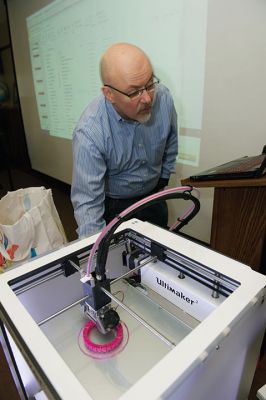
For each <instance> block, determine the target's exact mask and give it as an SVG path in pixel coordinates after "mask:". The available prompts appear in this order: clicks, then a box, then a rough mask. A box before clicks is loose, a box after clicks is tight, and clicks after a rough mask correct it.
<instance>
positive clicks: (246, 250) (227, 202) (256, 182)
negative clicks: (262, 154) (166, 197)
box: [181, 175, 266, 274]
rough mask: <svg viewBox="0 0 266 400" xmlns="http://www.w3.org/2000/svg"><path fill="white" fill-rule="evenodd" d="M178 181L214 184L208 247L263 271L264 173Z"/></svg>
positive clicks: (201, 185) (265, 238) (265, 235)
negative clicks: (249, 176) (260, 174)
mask: <svg viewBox="0 0 266 400" xmlns="http://www.w3.org/2000/svg"><path fill="white" fill-rule="evenodd" d="M181 183H182V185H191V186H194V187H197V188H212V187H213V188H214V203H213V216H212V227H211V240H210V245H211V248H213V249H214V250H217V251H219V252H221V253H223V254H225V255H227V256H229V257H232V258H234V259H236V260H238V261H240V262H243V263H244V264H247V265H249V266H251V267H252V268H253V269H254V270H256V271H260V272H262V273H264V274H266V260H265V259H266V254H265V253H266V175H265V176H263V177H261V178H257V179H236V180H235V179H232V180H219V181H218V180H217V181H201V182H197V181H194V180H190V179H189V178H188V179H183V180H181Z"/></svg>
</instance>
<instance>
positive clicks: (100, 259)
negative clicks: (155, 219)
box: [95, 188, 200, 277]
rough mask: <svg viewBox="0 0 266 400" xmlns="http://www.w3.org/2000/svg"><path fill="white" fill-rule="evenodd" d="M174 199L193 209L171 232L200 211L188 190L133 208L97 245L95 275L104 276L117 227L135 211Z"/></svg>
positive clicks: (178, 228) (195, 199) (196, 200)
mask: <svg viewBox="0 0 266 400" xmlns="http://www.w3.org/2000/svg"><path fill="white" fill-rule="evenodd" d="M192 189H193V188H191V190H192ZM176 198H181V199H184V200H191V201H193V203H194V205H195V207H194V209H193V210H192V212H191V213H190V214H189V215H187V216H186V217H185V218H184V219H183V220H181V222H180V224H179V225H178V226H177V227H176V228H175V229H173V231H172V232H177V231H179V230H180V229H181V228H182V227H183V226H184V225H186V224H187V223H188V222H189V221H190V220H191V219H192V218H194V216H195V215H196V214H197V213H198V212H199V210H200V202H199V200H198V199H197V198H196V197H194V196H192V194H191V191H190V190H186V191H184V192H182V193H166V194H163V193H162V196H160V197H158V198H155V199H152V200H150V201H147V202H146V203H144V204H142V205H140V206H139V207H137V208H135V209H134V210H132V211H130V212H128V213H127V214H126V215H124V216H123V217H121V216H120V218H119V220H118V221H117V222H116V223H115V224H114V225H113V226H112V227H111V228H110V230H109V231H108V232H107V233H106V235H105V236H104V237H103V239H102V240H101V242H100V243H99V247H98V251H97V260H96V267H95V271H96V274H97V275H100V276H102V277H103V276H104V275H105V265H106V260H107V256H108V251H109V245H110V242H111V239H112V236H113V233H114V232H115V230H116V229H117V228H118V226H119V225H120V224H121V223H122V222H124V221H127V220H128V219H130V218H131V217H132V216H133V215H134V214H135V213H136V212H137V211H140V210H143V209H144V208H147V207H149V206H151V205H153V204H155V203H159V202H161V201H163V200H170V199H176Z"/></svg>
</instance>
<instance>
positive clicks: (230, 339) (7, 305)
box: [0, 219, 266, 400]
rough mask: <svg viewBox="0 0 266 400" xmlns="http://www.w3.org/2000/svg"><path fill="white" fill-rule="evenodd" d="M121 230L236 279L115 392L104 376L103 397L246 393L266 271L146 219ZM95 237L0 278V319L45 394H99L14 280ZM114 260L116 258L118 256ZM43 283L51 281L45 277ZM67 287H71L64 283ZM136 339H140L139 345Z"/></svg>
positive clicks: (265, 302)
mask: <svg viewBox="0 0 266 400" xmlns="http://www.w3.org/2000/svg"><path fill="white" fill-rule="evenodd" d="M125 230H129V231H133V232H136V234H138V235H140V236H141V237H144V238H145V240H148V241H149V242H154V243H157V244H158V243H159V244H160V245H162V246H163V247H164V248H167V250H168V251H170V252H178V254H181V255H182V256H184V257H187V258H188V259H190V260H191V259H192V260H193V261H195V262H196V263H198V264H199V265H203V266H205V267H206V268H207V269H209V270H210V271H213V272H214V273H215V274H217V276H220V275H222V276H224V277H228V279H229V280H232V281H233V282H237V285H236V288H235V290H233V291H232V293H231V294H230V295H229V296H228V297H226V298H225V299H224V301H222V302H221V303H220V304H217V307H216V308H214V309H213V310H212V311H211V312H210V313H209V315H208V316H206V317H205V318H204V319H203V320H202V321H198V322H199V323H198V324H196V325H195V327H194V328H193V329H191V330H190V331H189V332H188V334H186V335H185V337H184V338H182V340H181V341H180V342H179V343H178V344H176V346H174V347H173V348H170V349H168V350H167V351H166V352H163V353H162V356H161V357H160V358H159V359H157V360H156V361H154V362H153V363H152V365H151V366H150V367H149V368H148V370H146V371H145V372H144V373H143V374H142V375H141V376H140V377H139V378H138V379H137V380H136V381H135V382H134V383H133V384H132V385H130V386H129V387H127V388H126V389H125V388H123V389H122V390H121V391H120V390H116V394H115V395H114V394H113V393H111V391H110V387H111V386H112V382H111V386H110V382H109V383H108V385H109V388H108V385H107V393H106V396H108V390H109V392H110V398H113V399H115V398H117V399H118V398H119V400H130V399H132V400H133V399H134V400H135V399H141V398H143V397H145V399H158V398H161V399H175V400H177V399H180V400H191V399H197V400H200V399H202V400H203V399H204V400H206V399H209V398H213V397H215V399H216V400H224V399H225V398H226V399H227V400H230V399H232V400H234V399H241V400H242V399H245V398H247V396H248V393H249V389H250V386H251V383H252V379H253V376H254V372H255V368H256V363H257V359H258V356H259V350H260V345H261V342H262V337H263V333H264V331H265V326H266V299H265V297H266V296H265V295H266V289H265V287H266V277H265V276H263V275H261V274H259V273H257V272H255V271H253V270H252V269H251V268H249V267H248V266H246V265H243V264H241V263H239V262H237V261H235V260H233V259H230V258H228V257H225V256H223V255H221V254H218V253H217V252H215V251H212V250H210V249H209V248H207V247H205V246H202V245H199V244H197V243H194V242H193V241H190V240H187V239H185V238H183V237H182V236H180V235H176V234H173V233H171V232H169V231H166V230H164V229H162V228H159V227H156V226H154V225H152V224H149V223H147V222H141V221H138V220H136V219H132V220H130V221H128V222H125V223H123V224H122V225H121V226H120V228H119V229H118V231H119V232H123V231H125ZM96 238H97V235H95V236H92V237H90V238H86V239H83V240H78V241H76V242H73V243H70V244H69V245H67V246H65V247H63V248H61V249H59V250H57V251H54V252H52V253H49V254H47V255H44V256H42V257H39V258H36V259H34V260H32V261H30V262H28V263H25V264H23V265H21V266H19V267H17V268H15V269H13V270H10V271H8V272H6V273H4V274H3V275H2V276H1V277H0V303H1V306H0V318H1V320H2V321H3V324H4V327H5V328H6V329H7V331H8V332H9V334H10V335H11V337H12V338H13V340H14V342H15V343H16V346H17V347H18V348H19V350H20V352H21V353H22V355H23V357H24V358H25V360H26V363H27V364H28V365H29V366H30V369H31V370H32V372H33V374H34V376H35V377H36V380H37V381H38V382H39V384H40V388H41V389H43V390H44V392H45V393H46V395H47V397H48V398H54V399H64V400H70V399H71V400H73V398H76V399H79V400H83V399H84V400H89V399H98V398H101V397H99V396H98V397H97V395H94V394H92V393H90V391H89V390H87V387H85V386H84V384H82V383H81V380H80V379H79V376H78V374H77V373H76V372H75V370H74V369H73V368H72V366H71V365H69V364H68V363H67V362H65V360H64V358H63V357H62V356H61V354H60V351H59V350H58V348H56V346H54V343H53V341H52V340H51V338H50V337H49V335H47V333H45V329H44V330H43V329H41V327H40V326H39V325H38V323H37V321H36V318H35V319H34V317H33V316H32V315H31V313H29V312H28V310H27V307H25V304H23V302H22V301H21V300H20V299H19V296H18V295H17V294H16V293H15V291H14V285H15V283H16V281H21V279H22V278H23V279H28V278H29V279H30V277H31V276H32V275H34V274H35V273H36V271H45V269H46V268H49V265H52V264H53V263H55V262H58V263H60V262H61V261H62V260H63V259H66V258H67V257H68V255H69V254H78V253H82V252H85V249H88V248H90V246H92V244H93V243H94V241H95V240H96ZM86 251H87V250H86ZM115 257H116V256H115ZM115 260H116V263H117V257H116V258H115ZM108 268H109V269H110V266H109V267H108ZM69 282H70V283H71V280H69ZM47 284H48V285H53V283H52V281H51V282H50V283H49V282H48V283H47ZM195 284H196V283H195ZM75 287H76V283H73V291H74V290H75ZM69 290H70V291H71V286H70V288H69ZM52 292H53V293H54V296H55V299H56V301H57V302H58V307H59V308H60V307H63V305H64V304H60V302H62V300H61V299H62V297H64V296H65V295H66V293H61V292H60V291H57V290H56V289H54V287H53V290H52ZM53 301H54V300H53ZM72 301H73V299H72ZM160 315H162V318H163V314H160V313H159V312H158V314H157V316H158V318H159V319H160ZM159 322H160V321H159ZM144 336H145V335H144ZM144 336H143V337H144ZM132 337H133V336H132ZM129 340H131V339H130V338H129ZM141 343H142V342H141V340H140V342H139V345H140V346H141ZM148 343H149V342H148V341H147V342H146V345H145V340H144V339H143V348H141V347H138V348H136V349H135V353H138V352H139V353H145V351H146V347H145V346H147V345H148ZM77 352H78V347H77ZM125 354H127V353H125ZM128 354H129V353H128ZM131 355H132V353H131ZM129 356H130V354H129ZM149 356H151V354H150V355H149V353H147V354H145V357H146V358H149ZM79 357H80V355H79ZM71 358H73V353H72V354H71ZM86 360H88V359H86V356H84V364H86ZM143 360H145V358H144V359H143ZM116 361H117V360H115V361H114V362H116ZM104 363H105V361H104V360H94V361H93V363H90V368H92V371H93V368H94V369H97V368H99V365H103V364H104ZM130 363H132V360H131V359H128V364H129V365H130ZM97 364H98V365H97ZM135 364H136V365H134V366H133V367H134V369H138V368H141V366H140V364H141V362H140V363H139V364H138V363H135ZM120 372H121V371H120ZM122 372H123V371H122ZM103 376H104V373H103ZM92 377H94V375H93V372H91V373H90V375H88V380H90V378H92ZM90 385H91V386H95V385H99V386H102V387H104V385H105V381H104V379H103V380H102V381H101V382H100V384H99V383H97V382H96V381H95V377H94V381H93V380H92V382H91V383H90V384H88V386H90ZM118 386H119V385H118ZM102 390H104V389H102ZM93 393H94V392H93ZM106 398H107V397H106Z"/></svg>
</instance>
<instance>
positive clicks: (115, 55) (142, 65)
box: [100, 43, 152, 85]
mask: <svg viewBox="0 0 266 400" xmlns="http://www.w3.org/2000/svg"><path fill="white" fill-rule="evenodd" d="M147 71H150V75H151V74H152V66H151V63H150V60H149V58H148V57H147V55H146V54H145V53H144V51H143V50H141V49H140V48H139V47H137V46H134V45H132V44H130V43H116V44H114V45H113V46H111V47H109V48H108V49H107V50H106V51H105V53H104V54H103V56H102V59H101V62H100V74H101V79H102V83H103V84H112V85H119V84H122V85H123V83H125V82H126V81H127V80H128V78H130V79H131V80H134V79H136V80H137V79H139V78H141V76H142V75H145V74H147ZM148 74H149V72H148Z"/></svg>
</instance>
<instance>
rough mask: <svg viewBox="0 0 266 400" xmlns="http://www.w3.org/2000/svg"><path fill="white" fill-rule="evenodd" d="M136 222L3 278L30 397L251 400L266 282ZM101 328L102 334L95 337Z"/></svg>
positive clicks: (6, 332)
mask: <svg viewBox="0 0 266 400" xmlns="http://www.w3.org/2000/svg"><path fill="white" fill-rule="evenodd" d="M168 194H169V193H167V195H168ZM159 196H162V195H158V198H159ZM152 200H155V199H154V198H153V199H152ZM131 211H132V212H133V211H134V210H133V209H132V210H129V211H127V212H125V214H124V215H122V216H121V215H120V216H118V218H117V220H116V221H114V222H113V223H111V225H110V226H109V227H107V228H106V231H105V232H103V233H101V234H100V235H98V236H97V235H95V236H93V237H90V238H87V239H83V240H79V241H76V242H73V243H71V244H69V245H67V246H65V247H64V248H61V249H59V250H57V251H54V252H53V253H50V254H47V255H44V256H42V257H39V258H37V259H34V260H33V261H31V262H29V263H26V264H24V265H22V266H20V267H19V268H16V269H14V270H11V271H9V272H7V273H5V274H3V275H2V276H1V278H0V301H1V304H0V317H1V320H2V323H1V328H2V336H3V337H2V339H3V338H4V339H5V343H6V344H7V346H8V349H9V353H12V357H13V364H14V365H16V366H17V367H18V368H17V378H18V380H20V386H21V396H25V398H27V397H26V396H28V397H30V396H31V397H32V398H34V396H35V398H36V399H37V398H38V396H40V395H42V396H44V397H43V398H49V399H50V398H51V399H66V400H67V399H71V400H72V399H73V398H77V399H79V400H81V399H102V398H109V399H121V400H129V399H134V400H135V399H137V398H143V397H145V398H147V399H158V398H161V399H175V400H176V399H180V400H181V399H182V400H191V399H197V400H200V399H202V400H203V399H204V400H206V399H210V398H213V397H214V396H215V398H216V399H218V400H224V399H232V400H233V399H244V398H247V396H248V393H249V388H250V386H251V382H252V378H253V375H254V371H255V367H256V362H257V359H258V355H259V350H260V345H261V341H262V337H263V333H264V330H265V324H266V301H265V293H266V289H265V287H266V277H265V276H263V275H261V274H259V273H257V272H255V271H253V270H251V269H250V268H249V267H248V266H245V265H243V264H241V263H239V262H237V261H235V260H232V259H230V258H228V257H225V256H223V255H221V254H218V253H216V252H214V251H212V250H210V249H209V248H208V247H206V246H202V245H200V244H197V243H195V242H193V241H191V240H187V239H185V238H184V237H182V236H180V235H178V234H175V233H173V232H169V231H167V230H165V229H162V228H159V227H156V226H154V225H152V224H149V223H147V222H141V221H139V220H136V219H130V220H129V221H127V222H123V220H122V219H123V218H122V217H123V216H126V219H128V218H131V214H130V213H131ZM120 224H121V225H120ZM118 225H120V226H119V227H118ZM90 321H92V322H93V324H94V325H96V327H97V328H98V329H96V328H95V327H94V329H91V330H90V332H89V331H88V330H86V331H85V327H86V326H87V324H88V322H90ZM91 326H92V325H91ZM91 326H90V328H91ZM121 326H122V331H121V328H120V327H121ZM118 327H119V329H118ZM84 331H85V333H84ZM89 334H90V335H91V336H90V343H92V347H91V348H88V347H86V343H85V341H84V340H83V339H84V337H85V339H86V337H87V336H86V335H89ZM117 338H119V340H118V339H117ZM113 342H116V344H115V346H113V347H112V348H111V347H110V346H109V345H110V343H113ZM93 345H95V347H93ZM99 349H100V350H101V351H99ZM40 392H41V394H40ZM22 398H23V397H22Z"/></svg>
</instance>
